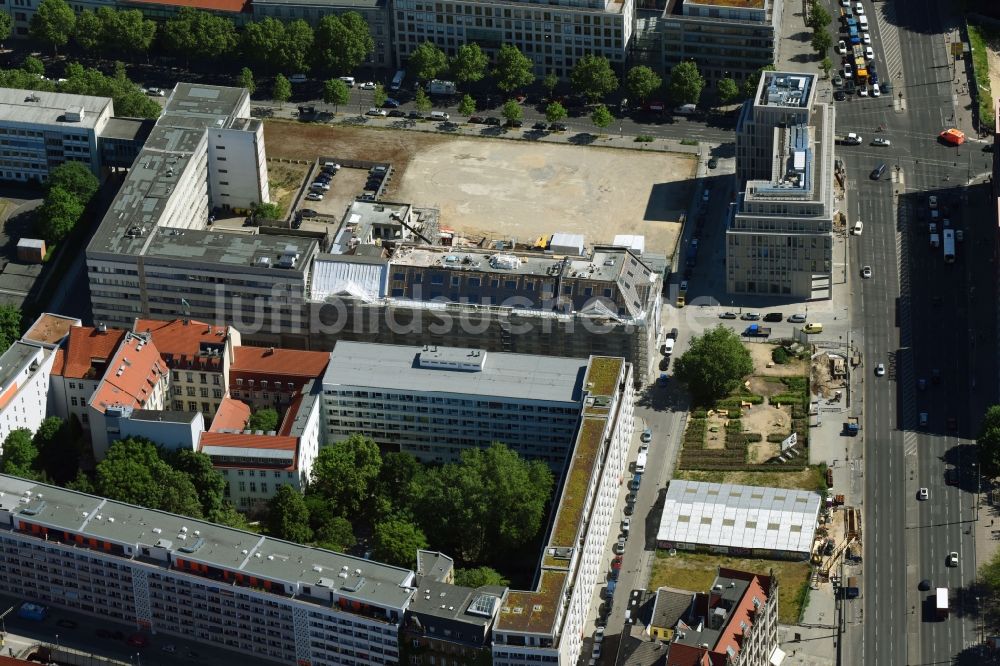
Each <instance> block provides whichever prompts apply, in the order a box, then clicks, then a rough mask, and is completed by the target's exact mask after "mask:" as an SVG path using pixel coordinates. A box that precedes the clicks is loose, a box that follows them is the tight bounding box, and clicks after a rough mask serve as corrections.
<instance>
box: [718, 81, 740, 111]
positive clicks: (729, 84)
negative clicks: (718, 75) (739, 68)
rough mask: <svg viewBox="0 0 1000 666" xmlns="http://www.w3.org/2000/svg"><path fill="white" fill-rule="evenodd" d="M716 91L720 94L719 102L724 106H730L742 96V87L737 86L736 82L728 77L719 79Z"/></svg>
mask: <svg viewBox="0 0 1000 666" xmlns="http://www.w3.org/2000/svg"><path fill="white" fill-rule="evenodd" d="M715 90H716V92H717V93H718V94H719V101H720V102H721V103H722V104H729V103H730V102H733V101H735V100H736V98H737V97H739V96H740V87H739V86H738V85H736V81H734V80H733V79H731V78H728V77H726V78H722V79H719V82H718V83H717V84H715Z"/></svg>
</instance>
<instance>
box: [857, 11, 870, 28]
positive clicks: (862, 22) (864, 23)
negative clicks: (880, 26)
mask: <svg viewBox="0 0 1000 666" xmlns="http://www.w3.org/2000/svg"><path fill="white" fill-rule="evenodd" d="M858 25H859V26H861V30H862V31H863V32H868V16H867V15H865V14H861V15H860V16H858Z"/></svg>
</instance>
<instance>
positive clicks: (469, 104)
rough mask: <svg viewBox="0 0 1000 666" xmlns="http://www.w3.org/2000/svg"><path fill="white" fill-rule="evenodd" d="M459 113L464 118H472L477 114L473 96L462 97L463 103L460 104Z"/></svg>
mask: <svg viewBox="0 0 1000 666" xmlns="http://www.w3.org/2000/svg"><path fill="white" fill-rule="evenodd" d="M458 112H459V113H460V114H462V115H463V116H471V115H472V114H474V113H475V112H476V100H474V99H472V95H462V101H460V102H459V103H458Z"/></svg>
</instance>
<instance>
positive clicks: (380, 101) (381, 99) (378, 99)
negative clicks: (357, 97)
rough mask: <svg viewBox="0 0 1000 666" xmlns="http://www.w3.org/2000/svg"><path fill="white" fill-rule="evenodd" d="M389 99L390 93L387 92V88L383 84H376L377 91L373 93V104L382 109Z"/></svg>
mask: <svg viewBox="0 0 1000 666" xmlns="http://www.w3.org/2000/svg"><path fill="white" fill-rule="evenodd" d="M387 99H389V95H388V93H386V92H385V86H383V85H382V84H381V83H376V84H375V90H374V91H373V92H372V104H374V105H375V106H377V107H379V108H382V106H383V105H385V101H386V100H387Z"/></svg>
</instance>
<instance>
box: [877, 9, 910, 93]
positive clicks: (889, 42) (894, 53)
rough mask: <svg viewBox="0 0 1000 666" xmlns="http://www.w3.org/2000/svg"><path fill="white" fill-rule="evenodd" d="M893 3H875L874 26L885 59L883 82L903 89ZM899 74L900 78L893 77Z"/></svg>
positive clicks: (901, 65) (896, 23) (901, 61)
mask: <svg viewBox="0 0 1000 666" xmlns="http://www.w3.org/2000/svg"><path fill="white" fill-rule="evenodd" d="M896 4H897V3H895V2H877V3H875V24H876V25H877V26H878V35H879V38H880V39H881V42H882V53H883V55H884V57H885V67H886V68H885V70H884V71H883V74H882V76H883V78H884V80H891V81H892V82H893V86H894V87H898V88H904V87H905V85H904V79H903V78H902V76H901V75H902V73H903V54H902V51H901V50H900V48H899V30H898V29H897V28H896V26H898V25H899V21H898V19H897V16H896V14H897V12H896ZM894 73H895V74H899V75H900V76H894Z"/></svg>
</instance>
